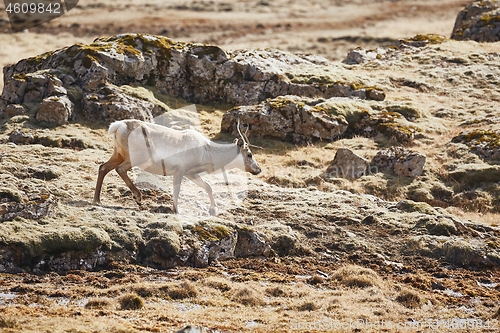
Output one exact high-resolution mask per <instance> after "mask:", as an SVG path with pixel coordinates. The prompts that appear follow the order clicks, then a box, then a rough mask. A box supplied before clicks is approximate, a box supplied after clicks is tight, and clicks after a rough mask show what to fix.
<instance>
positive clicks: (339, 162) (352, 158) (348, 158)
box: [325, 148, 369, 179]
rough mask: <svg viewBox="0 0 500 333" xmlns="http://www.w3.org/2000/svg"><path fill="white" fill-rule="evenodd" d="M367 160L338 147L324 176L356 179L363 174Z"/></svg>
mask: <svg viewBox="0 0 500 333" xmlns="http://www.w3.org/2000/svg"><path fill="white" fill-rule="evenodd" d="M368 165H369V163H368V161H367V160H366V159H364V158H362V157H361V156H359V155H356V154H355V153H354V152H352V151H351V150H349V149H347V148H339V149H338V150H337V153H336V154H335V158H334V159H333V161H332V162H331V163H330V166H329V167H328V168H327V169H326V171H325V177H334V178H346V179H357V178H360V177H361V176H363V175H365V172H366V169H367V168H368Z"/></svg>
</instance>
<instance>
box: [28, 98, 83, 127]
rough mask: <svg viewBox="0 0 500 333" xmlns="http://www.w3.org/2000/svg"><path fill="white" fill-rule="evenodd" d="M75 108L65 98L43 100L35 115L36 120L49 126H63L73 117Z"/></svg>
mask: <svg viewBox="0 0 500 333" xmlns="http://www.w3.org/2000/svg"><path fill="white" fill-rule="evenodd" d="M74 109H75V106H74V104H73V102H71V101H70V100H69V98H68V97H67V96H50V97H47V98H45V99H44V100H43V101H42V103H41V105H40V109H39V110H38V112H37V114H36V119H37V120H39V121H44V122H46V123H49V124H56V125H63V124H66V123H67V122H68V120H69V119H71V118H72V117H73V114H74Z"/></svg>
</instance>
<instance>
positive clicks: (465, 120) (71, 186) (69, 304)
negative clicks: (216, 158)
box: [0, 0, 500, 332]
mask: <svg viewBox="0 0 500 333" xmlns="http://www.w3.org/2000/svg"><path fill="white" fill-rule="evenodd" d="M491 3H494V1H488V2H487V1H478V2H477V3H476V7H478V8H483V7H488V6H490V5H491ZM283 5H284V2H282V1H272V2H271V1H269V2H267V1H260V2H231V3H228V2H224V1H219V0H215V1H210V2H205V1H193V2H191V1H187V2H186V1H183V0H179V1H172V2H169V3H168V4H166V3H165V2H164V1H161V2H160V1H149V2H148V4H147V6H146V4H145V3H142V2H137V1H134V2H132V1H128V0H127V1H122V2H120V3H119V4H118V3H109V2H102V1H100V0H92V1H88V2H86V3H82V4H79V6H77V7H76V8H74V9H73V10H72V11H71V12H70V13H68V15H65V16H63V17H61V18H60V20H59V21H57V20H55V21H53V22H51V23H48V24H46V25H43V26H40V27H37V28H35V29H31V30H30V32H29V33H26V34H17V35H11V34H9V35H7V34H0V40H1V43H2V48H1V50H0V55H1V56H2V57H3V58H2V59H0V62H1V63H2V65H5V66H6V67H5V69H4V82H3V83H2V88H3V91H2V96H1V98H0V113H1V123H0V125H1V130H0V179H1V183H0V216H1V218H0V271H1V273H0V330H1V331H2V332H20V331H21V332H45V331H50V332H167V331H176V330H179V329H181V328H183V327H186V326H187V325H195V326H200V327H203V328H204V329H205V330H206V331H208V332H241V331H250V330H251V331H255V332H270V331H277V332H281V331H283V332H286V331H291V330H294V329H296V330H299V331H300V330H301V331H315V330H316V329H317V327H318V325H320V324H319V323H321V325H330V324H331V325H332V326H334V325H346V324H349V323H356V325H357V326H355V327H350V328H352V330H355V331H360V332H371V331H374V330H376V329H374V326H373V325H377V324H380V323H382V322H385V323H392V324H393V325H396V324H397V323H402V324H403V325H405V324H406V325H407V327H408V331H409V332H416V331H422V330H423V331H432V332H449V331H451V330H453V329H454V327H453V326H451V327H452V328H450V325H465V326H466V329H465V330H466V331H468V332H495V331H497V330H498V320H499V319H500V318H499V317H500V308H499V306H498V304H499V300H500V296H499V295H500V294H499V290H500V289H499V288H500V272H499V265H500V230H499V225H498V223H499V222H498V221H500V220H499V217H500V215H499V213H500V212H499V207H500V187H499V181H500V166H499V160H500V153H499V142H498V136H499V133H498V128H499V127H498V124H499V118H500V115H499V114H498V102H499V100H500V93H499V90H498V77H500V70H499V68H500V56H499V54H500V48H499V45H498V42H496V43H477V42H475V41H467V40H464V41H457V40H453V39H448V38H447V37H446V36H449V35H450V32H451V28H452V27H453V24H454V22H455V19H456V18H457V14H458V12H459V11H460V10H461V9H462V7H463V5H464V4H463V3H458V2H457V1H452V0H445V1H431V0H427V1H420V2H418V4H415V2H414V1H398V2H393V1H368V0H356V1H352V2H351V3H349V4H345V2H343V1H338V2H335V1H332V6H331V7H325V6H324V1H319V0H317V1H316V0H312V1H307V3H306V2H303V1H296V2H294V3H288V2H287V5H286V6H283ZM476 7H468V8H469V9H468V10H473V9H470V8H476ZM360 8H364V9H366V10H367V11H368V10H369V11H370V13H371V14H370V15H369V18H370V19H369V20H367V16H366V14H363V15H362V16H360V15H361V14H362V13H360ZM488 8H489V7H488ZM118 9H120V10H118ZM121 9H126V10H121ZM278 10H279V11H280V13H281V14H280V15H283V16H282V17H281V16H278V17H276V14H275V12H276V11H278ZM480 10H483V9H480ZM162 11H168V12H169V13H174V14H175V15H173V16H174V17H179V18H175V19H172V21H168V20H165V19H164V18H159V17H156V16H154V19H152V17H153V16H152V15H156V13H161V12H162ZM339 11H341V12H342V13H344V15H343V17H342V20H341V21H338V22H337V21H335V17H338V12H339ZM127 12H131V13H133V15H134V19H133V20H130V17H127V15H128V14H124V13H127ZM306 12H307V13H308V14H307V15H306V14H305V13H306ZM395 12H396V13H398V15H402V16H401V17H402V18H399V16H398V17H395V16H394V13H395ZM201 14H203V17H204V18H203V19H200V15H201ZM313 14H314V15H313ZM130 15H132V14H130ZM309 15H312V16H311V17H309ZM485 15H486V14H484V13H481V17H484V18H487V16H485ZM121 16H124V17H123V18H122V17H121ZM233 16H234V18H233ZM462 16H463V15H462ZM90 17H92V19H90ZM169 17H172V16H169ZM269 17H272V20H270V19H269ZM410 17H411V19H412V20H417V21H416V24H411V27H410V24H409V23H408V22H410V20H409V19H410ZM464 17H465V16H464ZM491 17H492V18H491V19H489V20H488V25H487V28H488V29H489V30H491V31H495V30H494V29H495V26H494V24H496V23H495V22H497V20H495V19H494V16H491ZM110 18H112V19H113V20H110ZM186 18H188V19H186ZM75 20H76V21H78V22H79V23H75ZM276 20H277V21H276ZM346 20H349V23H346ZM111 21H112V23H110V22H111ZM271 21H272V22H273V23H270V22H271ZM1 22H3V21H0V24H1ZM412 22H415V21H412ZM433 22H444V23H440V24H445V23H446V24H447V26H446V27H444V28H443V27H442V26H441V25H438V24H437V23H433ZM479 22H480V24H479V26H481V25H482V24H483V23H482V22H485V19H482V20H481V19H479ZM59 25H61V26H60V27H59ZM372 25H373V27H372ZM353 26H356V27H358V28H353ZM426 26H428V27H429V29H432V30H433V31H422V30H421V29H424V27H426ZM459 26H461V25H459ZM0 27H2V29H3V26H0ZM388 27H389V28H388ZM464 27H465V28H464V29H465V30H464V33H467V34H472V33H477V31H476V30H474V29H473V28H470V27H469V26H468V25H466V24H464ZM57 29H59V30H61V29H64V30H66V31H67V32H66V33H65V34H61V35H58V36H57V37H58V38H57V39H54V38H53V37H54V36H53V35H52V34H53V31H55V30H57ZM412 29H413V30H412ZM415 29H416V30H415ZM51 31H52V32H51ZM102 31H107V32H109V34H108V33H107V36H102ZM128 31H137V32H147V33H140V34H128V33H126V34H124V32H128ZM332 31H342V34H344V33H345V35H340V37H339V36H338V35H336V34H335V33H334V32H332ZM397 31H401V34H402V35H397V36H396V32H397ZM270 32H272V33H270ZM367 32H369V33H368V34H367ZM351 34H352V35H351ZM33 36H36V38H37V40H38V41H40V42H42V41H48V45H49V46H51V47H50V48H48V49H47V48H43V49H42V48H36V49H30V47H32V45H34V44H37V43H30V42H27V41H29V39H27V38H35V37H33ZM166 36H168V37H169V38H167V37H166ZM412 36H415V37H412ZM97 37H98V39H97V40H95V39H96V38H97ZM400 39H401V40H400ZM457 39H458V38H457ZM94 40H95V41H94ZM4 42H8V44H4ZM59 42H61V43H64V44H57V43H59ZM203 43H206V44H203ZM40 44H41V43H40ZM4 45H19V47H24V48H26V49H28V52H27V53H26V54H23V55H22V56H21V55H20V54H19V53H17V56H16V57H15V58H12V55H11V54H6V53H5V52H6V51H4V50H6V49H4V48H3V46H4ZM277 45H281V46H282V47H281V46H280V48H282V50H280V51H277V50H274V49H264V48H265V47H268V46H272V47H276V46H277ZM63 46H64V48H62V47H63ZM38 47H40V46H38ZM259 48H261V49H259ZM12 50H13V51H12V54H16V52H15V50H14V49H12ZM9 57H10V58H9ZM5 59H10V60H9V61H7V60H5ZM213 82H216V83H217V84H213ZM209 83H212V84H209ZM193 103H196V109H197V111H198V113H197V114H196V116H195V117H194V118H193V114H192V113H189V112H182V113H179V112H178V110H177V109H179V108H181V107H186V106H189V105H192V104H193ZM164 114H165V115H171V116H172V117H173V116H174V115H175V117H176V118H175V119H174V118H172V119H174V121H177V123H179V122H180V123H183V124H187V123H188V124H190V126H192V127H195V128H197V129H198V130H200V131H201V132H202V133H203V134H204V135H205V136H206V137H208V138H210V139H211V140H213V141H217V142H227V143H230V142H232V141H233V140H234V139H235V138H236V137H238V134H237V129H236V123H237V119H238V118H239V119H240V120H241V121H242V123H245V124H248V125H249V127H250V128H249V132H248V136H249V139H250V141H251V143H252V144H255V145H258V146H261V147H263V148H264V149H253V150H252V152H253V157H254V158H255V160H256V161H257V162H258V163H259V165H260V167H261V169H262V172H261V173H260V174H258V175H256V176H251V177H250V178H248V179H245V186H246V191H245V193H244V197H243V199H242V200H240V201H238V202H236V201H234V200H233V198H232V197H230V196H229V195H227V190H226V187H225V185H224V184H223V179H221V178H219V179H218V180H217V179H215V180H214V181H213V183H211V184H212V185H213V188H214V197H215V200H216V202H217V204H218V205H219V206H220V208H223V209H221V212H220V214H219V215H218V216H216V217H215V216H211V215H210V211H209V207H210V201H209V199H208V198H207V196H206V193H205V192H204V191H203V190H202V189H200V188H198V187H197V186H196V185H194V184H193V185H189V183H188V182H186V183H183V185H182V186H183V190H182V191H181V194H180V202H181V210H182V207H184V210H187V212H186V214H174V212H173V210H172V209H171V207H172V190H171V189H172V186H171V183H172V179H171V178H169V177H163V176H159V178H149V177H150V176H148V175H147V174H145V173H143V172H141V171H140V170H137V169H133V170H131V171H130V172H129V175H130V177H131V178H132V179H134V180H135V182H136V185H137V187H138V189H139V190H140V191H141V195H142V204H141V207H138V206H137V204H136V203H135V202H134V200H133V195H132V193H131V191H130V189H129V188H128V187H127V186H126V185H125V184H124V183H123V181H122V179H121V178H120V177H119V175H118V174H116V173H114V172H112V173H110V174H109V175H108V176H107V177H106V182H105V183H104V185H103V187H102V196H103V205H102V206H94V205H92V201H93V195H94V190H95V184H96V180H97V172H98V168H99V165H101V164H102V163H104V162H105V161H106V160H107V159H108V158H109V156H110V155H111V153H112V151H113V145H114V144H113V137H112V136H110V135H109V134H108V127H109V123H110V121H112V120H118V119H124V118H137V119H141V120H151V119H153V118H155V117H157V116H159V115H164ZM164 120H165V119H164ZM167 120H168V119H166V120H165V121H167ZM304 124H306V125H304ZM338 152H342V153H341V154H340V153H339V154H338ZM346 161H347V162H346ZM422 163H423V164H422ZM351 164H352V166H353V169H352V170H356V172H355V173H352V174H350V176H351V175H352V177H350V176H349V177H339V176H345V175H347V173H346V172H344V173H343V172H341V171H340V172H339V170H344V169H341V168H345V166H346V165H351ZM366 166H368V168H366ZM360 167H361V168H362V169H361V170H366V171H365V172H358V171H359V170H360V169H359V168H360ZM410 169H411V170H410ZM334 170H337V172H334ZM346 170H347V169H346ZM349 170H351V169H349ZM415 170H416V171H415ZM344 171H345V170H344ZM417 171H418V172H417ZM228 177H229V180H230V181H232V182H237V181H240V178H237V177H236V175H235V174H233V173H231V172H228ZM159 184H166V185H164V186H162V185H159ZM219 185H220V187H218V186H219ZM104 198H105V200H104ZM183 200H184V201H183ZM182 202H189V203H190V204H189V206H187V207H186V206H182ZM181 212H182V211H181ZM457 319H462V321H457ZM453 320H455V321H453ZM464 320H465V321H464ZM315 325H316V326H315ZM370 325H372V326H370ZM422 325H423V326H424V327H425V328H424V329H422ZM323 327H324V326H323ZM327 327H329V326H327ZM334 327H335V326H334ZM465 330H464V331H465ZM387 331H391V329H387Z"/></svg>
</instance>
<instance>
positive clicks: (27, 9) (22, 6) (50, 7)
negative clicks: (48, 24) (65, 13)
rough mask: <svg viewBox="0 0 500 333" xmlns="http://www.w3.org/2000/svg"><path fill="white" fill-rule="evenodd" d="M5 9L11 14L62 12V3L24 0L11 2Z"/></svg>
mask: <svg viewBox="0 0 500 333" xmlns="http://www.w3.org/2000/svg"><path fill="white" fill-rule="evenodd" d="M5 11H6V12H7V13H9V14H20V13H23V14H35V13H38V14H44V13H50V14H61V4H60V3H54V4H52V3H50V2H49V3H47V4H45V3H43V2H39V3H37V2H31V3H28V2H23V3H12V2H11V3H9V4H8V5H7V8H5Z"/></svg>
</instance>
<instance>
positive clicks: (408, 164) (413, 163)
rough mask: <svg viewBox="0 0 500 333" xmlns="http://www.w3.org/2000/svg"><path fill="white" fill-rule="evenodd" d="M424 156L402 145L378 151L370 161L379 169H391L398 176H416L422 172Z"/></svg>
mask: <svg viewBox="0 0 500 333" xmlns="http://www.w3.org/2000/svg"><path fill="white" fill-rule="evenodd" d="M425 160H426V156H425V155H424V154H421V153H418V152H415V151H411V150H408V149H406V148H403V147H390V148H388V149H384V150H381V151H379V152H378V153H377V154H376V155H375V156H374V157H373V160H372V161H371V164H372V165H374V166H376V167H377V168H378V169H379V171H393V172H394V173H395V174H396V175H398V176H407V177H418V176H420V175H421V174H422V172H423V169H424V165H425Z"/></svg>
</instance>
